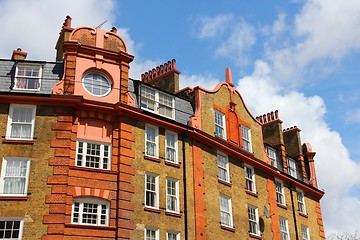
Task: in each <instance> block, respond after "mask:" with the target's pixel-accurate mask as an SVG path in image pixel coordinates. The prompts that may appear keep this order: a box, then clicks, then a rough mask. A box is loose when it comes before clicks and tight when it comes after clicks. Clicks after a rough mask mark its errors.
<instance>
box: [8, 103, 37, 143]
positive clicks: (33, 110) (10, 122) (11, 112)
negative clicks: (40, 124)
mask: <svg viewBox="0 0 360 240" xmlns="http://www.w3.org/2000/svg"><path fill="white" fill-rule="evenodd" d="M16 109H26V110H28V109H31V121H30V122H20V121H19V122H14V121H13V119H14V111H15V110H16ZM35 114H36V106H35V105H19V104H10V107H9V116H8V124H7V129H6V139H13V140H33V138H34V127H35ZM14 125H20V126H29V125H31V127H30V128H31V129H30V136H28V137H12V130H13V128H14Z"/></svg>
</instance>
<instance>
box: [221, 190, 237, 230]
mask: <svg viewBox="0 0 360 240" xmlns="http://www.w3.org/2000/svg"><path fill="white" fill-rule="evenodd" d="M222 200H223V201H224V203H226V205H227V206H225V207H226V208H223V206H222V204H221V202H222ZM223 217H224V218H228V219H225V220H224V221H223ZM226 221H228V222H226ZM220 224H221V225H222V226H226V227H230V228H233V227H234V226H233V217H232V206H231V197H228V196H226V195H223V194H220Z"/></svg>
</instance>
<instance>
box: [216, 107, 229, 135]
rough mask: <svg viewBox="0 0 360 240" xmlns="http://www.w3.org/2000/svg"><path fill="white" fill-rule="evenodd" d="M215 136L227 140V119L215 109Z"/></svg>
mask: <svg viewBox="0 0 360 240" xmlns="http://www.w3.org/2000/svg"><path fill="white" fill-rule="evenodd" d="M214 122H215V132H214V133H215V135H216V136H218V137H221V138H223V139H226V119H225V114H224V113H222V112H220V111H218V110H216V109H214Z"/></svg>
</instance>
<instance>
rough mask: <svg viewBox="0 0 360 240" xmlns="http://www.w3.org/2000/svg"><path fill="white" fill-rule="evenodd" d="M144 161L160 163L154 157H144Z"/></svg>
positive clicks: (158, 159)
mask: <svg viewBox="0 0 360 240" xmlns="http://www.w3.org/2000/svg"><path fill="white" fill-rule="evenodd" d="M144 159H146V160H150V161H153V162H158V163H159V162H160V161H161V160H160V158H156V157H150V156H146V155H145V156H144Z"/></svg>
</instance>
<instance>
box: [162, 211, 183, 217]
mask: <svg viewBox="0 0 360 240" xmlns="http://www.w3.org/2000/svg"><path fill="white" fill-rule="evenodd" d="M165 214H166V215H168V216H172V217H178V218H181V217H182V214H181V213H177V212H170V211H165Z"/></svg>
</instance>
